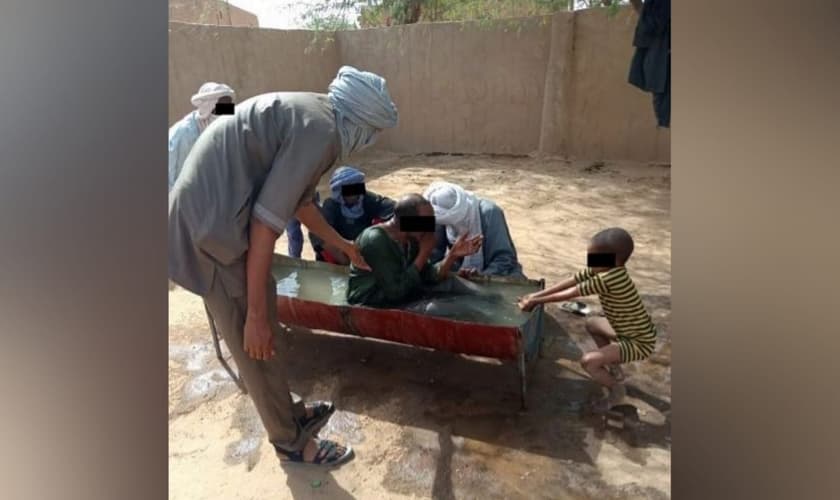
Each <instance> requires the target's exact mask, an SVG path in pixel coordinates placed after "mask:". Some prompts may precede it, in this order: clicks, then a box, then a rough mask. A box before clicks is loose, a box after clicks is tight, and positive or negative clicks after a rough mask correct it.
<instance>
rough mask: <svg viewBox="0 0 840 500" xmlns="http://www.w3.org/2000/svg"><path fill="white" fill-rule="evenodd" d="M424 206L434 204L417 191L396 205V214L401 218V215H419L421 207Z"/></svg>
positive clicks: (396, 216)
mask: <svg viewBox="0 0 840 500" xmlns="http://www.w3.org/2000/svg"><path fill="white" fill-rule="evenodd" d="M423 206H432V204H431V203H429V200H427V199H426V198H423V197H422V196H421V195H419V194H417V193H411V194H407V195H405V196H403V197H402V198H400V200H399V201H398V202H397V203H396V204H395V205H394V216H395V218H396V219H397V220H399V218H400V217H405V216H412V215H418V214H419V213H420V207H423Z"/></svg>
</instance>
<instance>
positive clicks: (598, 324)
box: [586, 317, 624, 381]
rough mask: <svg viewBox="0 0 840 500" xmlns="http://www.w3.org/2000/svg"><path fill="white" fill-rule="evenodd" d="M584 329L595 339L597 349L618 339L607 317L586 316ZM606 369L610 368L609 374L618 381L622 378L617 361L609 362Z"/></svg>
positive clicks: (622, 373) (622, 374)
mask: <svg viewBox="0 0 840 500" xmlns="http://www.w3.org/2000/svg"><path fill="white" fill-rule="evenodd" d="M586 331H587V332H589V335H590V336H591V337H592V340H594V341H595V345H597V346H598V348H599V349H600V348H602V347H605V346H607V345H609V344H610V343H611V342H616V341H618V335H616V333H615V330H613V327H612V325H610V322H609V321H607V318H603V317H590V318H588V319H587V320H586ZM607 369H608V370H610V371H611V375H612V376H613V377H615V378H616V379H618V380H619V381H621V380H624V372H623V371H622V369H621V366H620V365H619V363H614V364H611V365H610V366H609V368H607Z"/></svg>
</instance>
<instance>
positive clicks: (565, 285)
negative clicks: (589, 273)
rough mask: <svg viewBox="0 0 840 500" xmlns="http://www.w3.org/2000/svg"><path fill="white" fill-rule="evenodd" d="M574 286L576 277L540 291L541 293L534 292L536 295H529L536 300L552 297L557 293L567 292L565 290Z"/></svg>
mask: <svg viewBox="0 0 840 500" xmlns="http://www.w3.org/2000/svg"><path fill="white" fill-rule="evenodd" d="M574 284H575V277H574V276H570V277H568V278H566V279H565V280H563V281H561V282H560V283H558V284H556V285H554V286H553V287H551V288H546V289H545V290H542V291H539V292H534V293H532V294H530V295H528V297H529V298H532V299H536V298H539V297H545V296H546V295H551V294H553V293H557V292H559V291H561V290H565V289H567V288H569V287H570V286H572V285H574Z"/></svg>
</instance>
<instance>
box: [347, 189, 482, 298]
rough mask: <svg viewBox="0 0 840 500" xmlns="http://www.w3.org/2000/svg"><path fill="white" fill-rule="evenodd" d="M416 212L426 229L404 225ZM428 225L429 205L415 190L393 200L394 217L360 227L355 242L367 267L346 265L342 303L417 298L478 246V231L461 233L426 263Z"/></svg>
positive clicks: (429, 239) (429, 249)
mask: <svg viewBox="0 0 840 500" xmlns="http://www.w3.org/2000/svg"><path fill="white" fill-rule="evenodd" d="M418 216H419V217H423V218H425V219H426V220H427V221H428V220H429V219H431V227H432V230H431V231H429V232H421V231H415V230H414V229H416V228H409V227H408V223H407V221H408V219H407V218H409V219H410V218H413V217H418ZM401 227H402V228H404V229H406V230H401ZM433 228H434V210H433V209H432V206H431V204H430V203H429V202H428V201H427V200H426V199H424V198H423V197H422V196H420V195H419V194H409V195H407V196H405V197H403V198H401V199H400V200H399V201H398V202H397V203H396V205H395V207H394V217H392V218H391V219H390V220H388V221H387V222H384V223H381V224H378V225H375V226H371V227H369V228H367V229H365V230H363V231H362V233H361V234H360V235H359V237H358V238H356V244H357V245H358V248H359V252H360V253H361V254H362V256H363V257H364V259H365V262H367V264H368V265H369V266H370V267H371V270H370V271H365V270H362V269H359V268H358V267H356V266H355V265H351V266H350V279H349V280H348V284H347V302H348V303H350V304H361V305H367V306H378V307H393V306H399V305H404V304H406V303H408V302H410V301H412V300H415V299H417V298H420V297H421V296H422V294H423V292H424V291H425V290H427V289H428V287H430V286H433V285H436V284H440V283H441V282H444V281H446V280H447V278H448V277H449V269H450V268H451V266H452V264H453V263H454V262H455V259H458V258H461V257H464V256H467V255H471V254H473V253H475V252H477V251H478V250H479V249H480V248H481V242H482V238H481V235H477V236H475V237H472V238H467V235H466V234H463V235H461V236H460V237H459V238H458V239H457V240H456V241H455V243H454V244H453V245H452V247H451V248H450V249H449V250H448V252H447V253H446V256H445V257H444V258H443V260H442V261H441V262H440V263H438V264H437V265H433V264H431V263H430V262H429V256H430V255H431V253H432V250H433V249H434V245H435V233H434V232H433Z"/></svg>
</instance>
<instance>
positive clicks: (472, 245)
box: [449, 234, 484, 257]
mask: <svg viewBox="0 0 840 500" xmlns="http://www.w3.org/2000/svg"><path fill="white" fill-rule="evenodd" d="M483 242H484V236H482V235H480V234H479V235H478V236H473V237H472V238H469V239H468V238H467V235H466V234H462V235H461V236H459V237H458V239H457V240H455V243H454V244H453V245H452V248H450V249H449V251H450V252H452V255H454V256H455V257H466V256H467V255H472V254H474V253H476V252H477V251H478V250H479V249H480V248H481V244H482V243H483Z"/></svg>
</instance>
